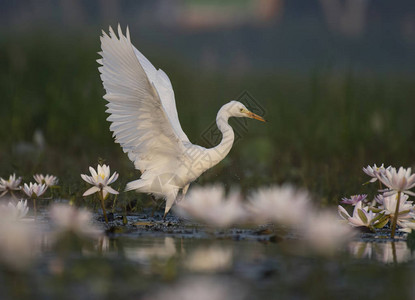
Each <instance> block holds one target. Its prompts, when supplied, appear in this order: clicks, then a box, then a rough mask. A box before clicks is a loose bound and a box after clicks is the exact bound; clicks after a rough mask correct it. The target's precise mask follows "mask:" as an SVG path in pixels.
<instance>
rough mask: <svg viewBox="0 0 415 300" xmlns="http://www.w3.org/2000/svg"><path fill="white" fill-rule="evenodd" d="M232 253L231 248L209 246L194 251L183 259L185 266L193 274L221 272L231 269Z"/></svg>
mask: <svg viewBox="0 0 415 300" xmlns="http://www.w3.org/2000/svg"><path fill="white" fill-rule="evenodd" d="M232 258H233V251H232V249H231V248H223V247H217V246H211V247H209V248H205V247H200V248H198V249H196V250H194V251H193V252H192V253H190V255H189V256H188V257H186V259H185V266H186V267H187V268H188V269H189V270H191V271H194V272H207V273H214V272H223V271H226V270H229V269H231V267H232Z"/></svg>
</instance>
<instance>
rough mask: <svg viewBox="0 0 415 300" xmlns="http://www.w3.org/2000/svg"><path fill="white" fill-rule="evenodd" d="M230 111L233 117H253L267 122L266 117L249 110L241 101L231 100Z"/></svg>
mask: <svg viewBox="0 0 415 300" xmlns="http://www.w3.org/2000/svg"><path fill="white" fill-rule="evenodd" d="M228 106H229V107H228V113H229V115H230V116H232V117H237V118H251V119H256V120H259V121H262V122H266V121H265V119H264V118H262V117H261V116H258V115H257V114H254V113H253V112H251V111H249V110H248V109H247V108H246V107H245V105H243V104H242V103H241V102H239V101H231V102H229V103H228Z"/></svg>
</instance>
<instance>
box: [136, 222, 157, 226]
mask: <svg viewBox="0 0 415 300" xmlns="http://www.w3.org/2000/svg"><path fill="white" fill-rule="evenodd" d="M133 225H135V226H151V225H153V223H151V222H136V223H134V224H133Z"/></svg>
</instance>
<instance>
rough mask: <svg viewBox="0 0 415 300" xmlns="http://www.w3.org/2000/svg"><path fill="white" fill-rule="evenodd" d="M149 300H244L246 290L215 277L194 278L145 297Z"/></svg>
mask: <svg viewBox="0 0 415 300" xmlns="http://www.w3.org/2000/svg"><path fill="white" fill-rule="evenodd" d="M144 299H145V300H149V299H152V300H154V299H156V300H157V299H171V300H194V299H198V300H232V299H246V290H245V288H244V287H243V286H242V285H241V283H238V282H236V281H232V280H230V279H221V278H217V277H204V276H202V277H194V278H191V279H189V278H188V279H185V280H181V281H179V282H178V283H177V284H175V285H173V286H170V287H166V288H163V289H161V290H160V291H157V292H155V293H153V294H151V295H148V296H147V297H144Z"/></svg>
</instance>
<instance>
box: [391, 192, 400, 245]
mask: <svg viewBox="0 0 415 300" xmlns="http://www.w3.org/2000/svg"><path fill="white" fill-rule="evenodd" d="M396 197H397V200H396V208H395V214H394V216H393V222H392V232H391V238H395V230H396V222H397V221H398V214H399V206H400V203H399V202H400V200H401V192H398V195H397V196H396Z"/></svg>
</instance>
